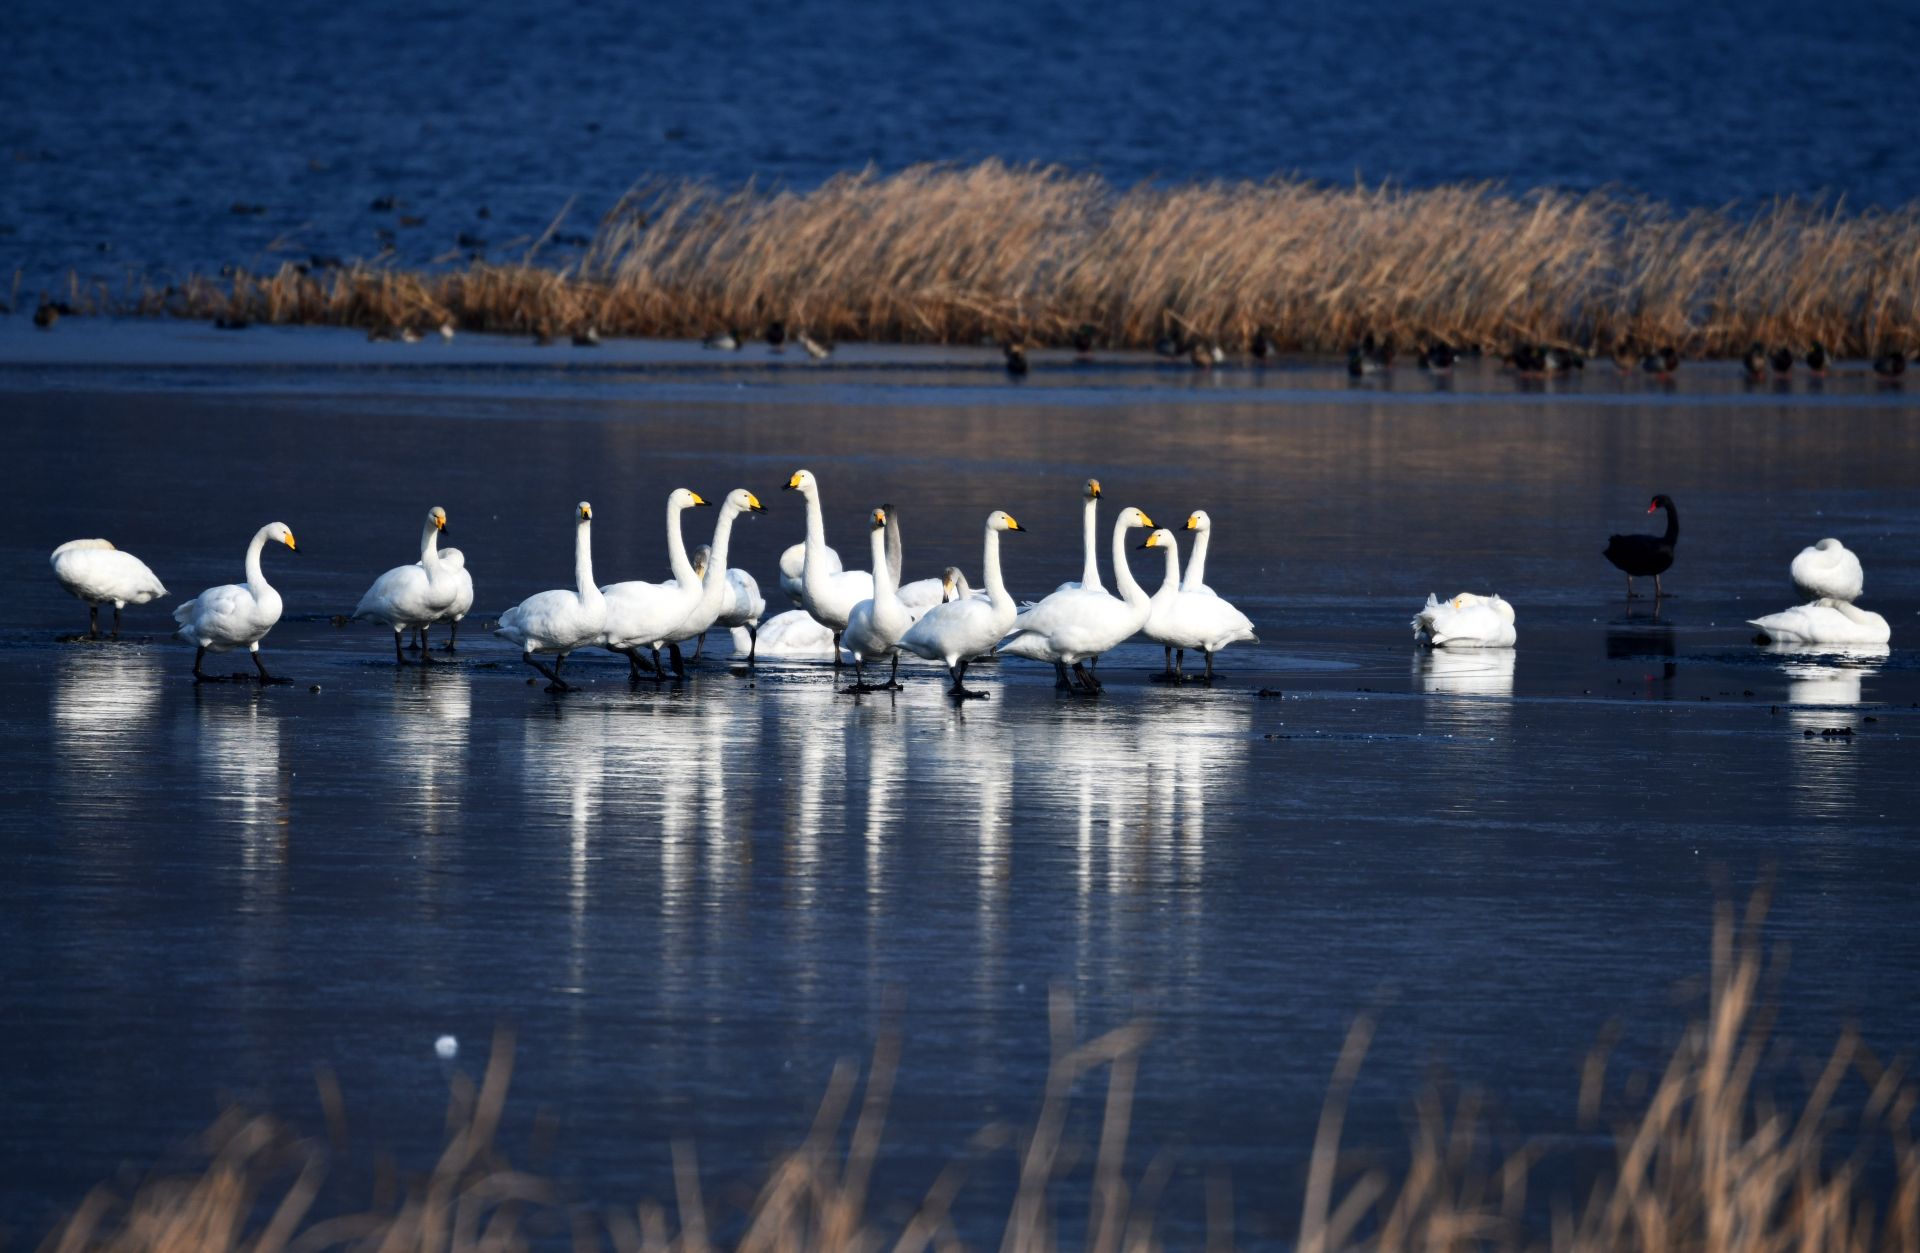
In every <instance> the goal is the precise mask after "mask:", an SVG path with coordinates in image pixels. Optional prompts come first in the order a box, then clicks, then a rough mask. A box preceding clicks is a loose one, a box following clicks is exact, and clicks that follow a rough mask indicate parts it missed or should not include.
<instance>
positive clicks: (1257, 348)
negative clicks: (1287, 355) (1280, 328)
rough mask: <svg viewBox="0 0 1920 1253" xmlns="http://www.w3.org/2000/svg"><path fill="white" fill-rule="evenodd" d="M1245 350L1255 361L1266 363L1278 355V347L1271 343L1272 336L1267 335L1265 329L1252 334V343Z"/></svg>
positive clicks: (1262, 328)
mask: <svg viewBox="0 0 1920 1253" xmlns="http://www.w3.org/2000/svg"><path fill="white" fill-rule="evenodd" d="M1247 350H1248V351H1249V352H1251V353H1252V354H1253V359H1254V360H1255V361H1266V360H1268V359H1269V358H1272V357H1277V356H1279V355H1280V346H1279V345H1278V344H1276V343H1274V342H1273V336H1271V335H1269V334H1268V333H1267V329H1266V328H1265V327H1261V328H1260V329H1259V330H1257V331H1255V332H1254V333H1253V342H1252V343H1250V344H1248V345H1247Z"/></svg>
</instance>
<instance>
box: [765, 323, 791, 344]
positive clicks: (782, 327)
mask: <svg viewBox="0 0 1920 1253" xmlns="http://www.w3.org/2000/svg"><path fill="white" fill-rule="evenodd" d="M766 340H767V347H769V348H771V349H773V350H774V351H775V352H779V351H780V346H781V345H782V344H784V343H786V342H787V324H786V323H785V322H782V321H780V320H779V319H778V318H775V319H774V320H773V321H771V322H769V323H767V333H766Z"/></svg>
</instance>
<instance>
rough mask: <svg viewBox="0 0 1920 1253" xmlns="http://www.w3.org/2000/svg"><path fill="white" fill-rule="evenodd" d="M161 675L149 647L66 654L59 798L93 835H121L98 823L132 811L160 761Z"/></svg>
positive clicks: (58, 692) (56, 723) (60, 688)
mask: <svg viewBox="0 0 1920 1253" xmlns="http://www.w3.org/2000/svg"><path fill="white" fill-rule="evenodd" d="M160 674H161V667H160V662H159V660H158V658H157V657H155V656H154V655H153V654H150V653H147V652H145V651H140V652H135V651H133V650H131V649H126V648H88V649H75V650H73V651H71V652H68V653H66V654H64V655H63V656H62V657H61V658H60V665H59V669H58V671H56V673H55V675H54V682H53V693H52V701H53V749H54V762H55V769H56V773H57V775H58V777H59V782H60V788H59V798H60V804H61V807H62V808H63V809H65V810H67V811H68V812H69V813H71V814H72V815H73V816H74V818H76V819H78V820H79V825H80V828H81V830H82V832H83V834H84V835H85V836H86V837H87V838H88V839H92V838H95V837H102V836H104V837H107V838H115V837H113V836H112V835H111V833H110V832H108V831H104V830H100V829H97V828H96V827H95V826H94V824H97V823H102V822H113V823H117V822H119V821H120V820H122V819H124V818H125V817H126V814H127V806H128V802H129V801H130V800H131V799H132V793H133V792H134V791H135V790H136V789H138V788H139V786H140V784H141V783H142V782H144V780H143V779H142V778H141V773H140V772H141V771H142V770H143V769H144V768H148V767H150V766H151V764H152V754H153V730H152V725H151V724H152V722H153V715H154V711H155V709H156V707H157V706H158V704H159V700H160Z"/></svg>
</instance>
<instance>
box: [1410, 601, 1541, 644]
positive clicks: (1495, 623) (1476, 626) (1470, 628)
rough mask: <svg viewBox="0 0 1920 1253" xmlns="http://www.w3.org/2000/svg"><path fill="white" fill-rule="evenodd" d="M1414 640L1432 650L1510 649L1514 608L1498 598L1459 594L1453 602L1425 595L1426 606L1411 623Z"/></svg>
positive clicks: (1514, 636) (1512, 638) (1512, 641)
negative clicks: (1427, 645)
mask: <svg viewBox="0 0 1920 1253" xmlns="http://www.w3.org/2000/svg"><path fill="white" fill-rule="evenodd" d="M1411 625H1412V627H1413V638H1414V639H1416V640H1418V641H1419V642H1420V643H1422V644H1431V645H1432V646H1433V647H1435V648H1512V647H1513V643H1514V640H1515V639H1516V638H1517V637H1516V635H1515V633H1514V629H1513V606H1512V605H1509V604H1508V603H1507V602H1506V601H1504V600H1502V599H1500V597H1499V596H1498V595H1494V596H1478V595H1475V594H1474V593H1472V592H1462V593H1460V594H1459V595H1458V596H1455V597H1454V598H1453V599H1452V600H1440V599H1439V598H1437V597H1436V596H1434V594H1433V593H1432V592H1428V593H1427V603H1426V606H1425V607H1424V608H1422V609H1421V610H1420V613H1419V615H1418V616H1416V617H1415V618H1414V620H1413V622H1412V623H1411Z"/></svg>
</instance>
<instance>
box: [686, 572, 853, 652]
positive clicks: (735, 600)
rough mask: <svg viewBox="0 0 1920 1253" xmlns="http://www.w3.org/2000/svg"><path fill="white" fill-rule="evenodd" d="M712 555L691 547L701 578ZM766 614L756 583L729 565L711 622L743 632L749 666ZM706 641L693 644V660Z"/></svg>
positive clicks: (764, 600) (704, 574)
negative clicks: (722, 590) (717, 614)
mask: <svg viewBox="0 0 1920 1253" xmlns="http://www.w3.org/2000/svg"><path fill="white" fill-rule="evenodd" d="M712 557H713V549H712V548H710V547H708V546H707V545H705V544H702V545H700V547H698V548H696V549H694V550H693V558H692V560H693V571H694V573H695V574H698V575H699V576H700V577H701V579H702V580H704V579H705V578H706V577H707V562H708V561H709V560H710V559H711V558H712ZM766 613H767V598H766V597H764V596H762V595H761V594H760V584H759V582H758V581H757V580H756V579H755V578H754V577H753V576H752V575H751V574H748V573H747V572H746V571H745V570H742V569H741V568H740V567H738V566H729V567H728V568H727V594H726V596H725V597H724V598H723V599H722V600H721V602H720V616H719V617H717V618H715V619H714V620H713V624H714V625H715V626H717V627H724V628H726V630H727V631H728V632H730V633H731V632H743V633H744V634H745V635H746V639H747V646H746V648H745V650H744V653H745V656H746V659H747V663H748V664H749V665H751V664H752V663H753V659H754V653H755V651H756V649H757V648H758V646H759V638H760V619H761V618H763V617H765V616H766ZM734 638H735V639H736V640H737V639H738V638H739V636H738V635H735V637H734ZM827 642H828V643H829V644H831V643H832V642H833V639H832V637H831V636H829V637H828V639H827ZM705 643H706V640H705V638H704V637H702V639H701V642H700V643H699V644H696V645H694V649H693V656H694V660H696V661H698V660H699V659H700V650H701V648H702V647H703V646H704V645H705Z"/></svg>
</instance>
